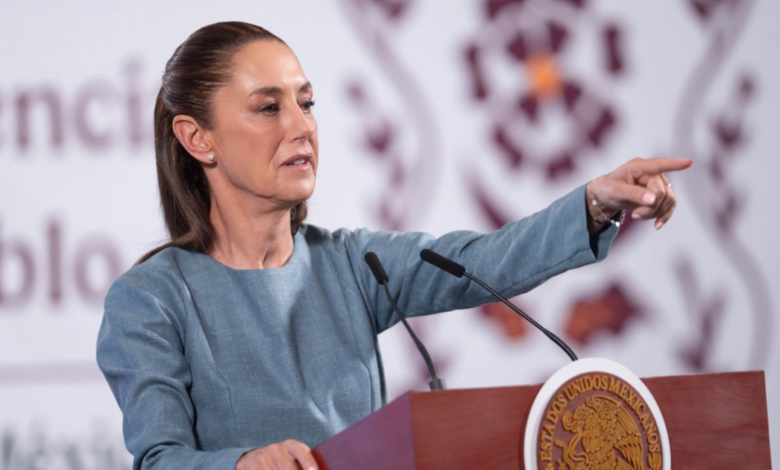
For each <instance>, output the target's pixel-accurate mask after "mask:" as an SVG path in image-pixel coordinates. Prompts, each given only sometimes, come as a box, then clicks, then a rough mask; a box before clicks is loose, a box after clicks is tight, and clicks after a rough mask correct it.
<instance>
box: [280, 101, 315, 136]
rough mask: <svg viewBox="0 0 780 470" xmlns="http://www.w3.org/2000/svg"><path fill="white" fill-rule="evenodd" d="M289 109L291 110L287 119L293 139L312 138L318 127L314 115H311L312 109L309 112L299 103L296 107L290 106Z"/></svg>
mask: <svg viewBox="0 0 780 470" xmlns="http://www.w3.org/2000/svg"><path fill="white" fill-rule="evenodd" d="M287 109H289V110H290V112H289V113H288V117H287V121H288V131H289V134H290V137H291V140H298V139H307V140H308V139H311V137H312V136H313V135H314V130H315V129H316V124H315V123H314V116H312V115H311V111H309V114H307V113H306V112H304V110H303V109H301V107H300V106H298V105H297V104H296V106H294V107H292V106H288V107H287Z"/></svg>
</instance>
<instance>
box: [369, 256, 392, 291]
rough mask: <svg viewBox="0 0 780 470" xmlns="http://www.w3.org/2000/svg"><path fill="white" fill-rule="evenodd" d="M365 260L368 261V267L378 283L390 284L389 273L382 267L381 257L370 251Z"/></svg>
mask: <svg viewBox="0 0 780 470" xmlns="http://www.w3.org/2000/svg"><path fill="white" fill-rule="evenodd" d="M364 259H365V260H366V264H367V265H368V267H369V268H370V269H371V272H372V273H373V274H374V277H375V278H376V282H378V283H380V284H384V283H386V282H388V280H389V279H388V277H387V273H386V272H385V268H384V266H382V263H381V262H380V261H379V257H378V256H377V255H376V253H374V252H373V251H369V252H368V253H366V256H365V258H364Z"/></svg>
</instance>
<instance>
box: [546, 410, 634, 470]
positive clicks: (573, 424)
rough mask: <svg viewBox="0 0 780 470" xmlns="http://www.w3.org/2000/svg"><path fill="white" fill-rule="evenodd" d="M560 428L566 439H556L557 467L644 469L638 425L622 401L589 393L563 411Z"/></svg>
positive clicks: (575, 469)
mask: <svg viewBox="0 0 780 470" xmlns="http://www.w3.org/2000/svg"><path fill="white" fill-rule="evenodd" d="M562 424H563V429H565V430H566V431H568V432H570V433H573V434H574V436H573V437H572V438H571V439H570V440H569V442H568V443H567V442H564V441H562V440H556V441H555V445H556V446H558V447H560V448H561V450H562V455H561V459H560V460H559V461H558V470H644V469H645V465H644V462H643V461H642V456H643V455H644V449H643V444H642V436H641V434H640V432H639V428H638V427H637V425H636V423H635V422H634V420H633V419H631V416H630V415H629V414H628V412H627V411H626V410H625V409H624V408H623V407H622V406H621V404H620V403H619V402H617V401H615V400H613V399H611V398H609V397H605V396H591V397H589V398H588V399H587V400H586V401H585V403H583V404H581V405H580V406H578V407H577V408H575V410H574V414H572V413H571V412H566V413H565V414H564V415H563V419H562Z"/></svg>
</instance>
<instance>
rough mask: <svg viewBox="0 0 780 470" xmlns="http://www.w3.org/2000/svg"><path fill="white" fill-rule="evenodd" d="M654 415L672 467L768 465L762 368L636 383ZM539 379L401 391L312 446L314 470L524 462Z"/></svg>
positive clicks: (494, 469) (434, 469)
mask: <svg viewBox="0 0 780 470" xmlns="http://www.w3.org/2000/svg"><path fill="white" fill-rule="evenodd" d="M642 381H643V382H644V383H645V385H646V386H647V387H648V388H649V389H650V391H651V392H652V393H653V396H654V397H655V400H656V401H657V402H658V405H659V406H660V408H661V412H662V413H663V416H664V420H665V421H666V427H667V429H668V432H669V439H670V442H671V451H672V467H673V468H675V469H678V470H679V469H684V470H698V469H702V470H703V469H707V470H712V469H728V470H732V469H762V470H763V469H770V468H771V457H770V450H769V422H768V418H767V405H766V388H765V382H764V373H763V372H737V373H725V374H705V375H690V376H679V377H657V378H649V379H643V380H642ZM540 388H541V385H531V386H521V387H501V388H485V389H465V390H446V391H438V392H408V393H406V394H405V395H403V396H401V397H399V398H398V399H396V400H394V401H393V402H392V403H390V404H388V405H387V406H385V407H384V408H382V409H381V410H379V411H377V412H376V413H374V414H372V415H371V416H368V417H367V418H365V419H363V420H361V421H359V422H358V423H356V424H355V425H353V426H352V427H350V428H349V429H347V430H345V431H344V432H342V433H341V434H338V435H337V436H334V437H332V438H331V439H328V440H327V441H325V442H323V443H322V444H320V445H319V446H317V447H316V448H315V449H314V455H315V458H316V459H317V461H318V462H319V464H320V468H321V469H322V470H362V469H371V470H439V469H442V470H443V469H447V470H457V469H469V470H479V469H485V470H487V469H490V470H500V469H507V470H518V469H523V438H524V434H525V426H526V421H527V419H528V413H529V411H530V409H531V404H532V403H533V401H534V398H535V397H536V394H537V392H538V391H539V389H540Z"/></svg>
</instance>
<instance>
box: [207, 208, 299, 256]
mask: <svg viewBox="0 0 780 470" xmlns="http://www.w3.org/2000/svg"><path fill="white" fill-rule="evenodd" d="M209 218H210V219H211V224H212V226H213V227H214V235H215V237H214V241H213V243H212V245H211V248H210V249H209V250H208V254H209V255H210V256H211V257H212V258H214V259H215V260H217V261H219V262H220V263H222V264H225V265H227V266H230V267H231V268H233V269H273V268H279V267H281V266H284V265H285V264H287V262H288V261H289V260H290V258H291V257H292V253H293V248H294V244H293V237H292V229H291V227H290V209H289V208H276V207H274V208H268V207H254V208H249V207H247V206H245V205H243V204H234V203H225V204H220V203H219V201H218V200H216V199H214V198H212V201H211V213H210V214H209Z"/></svg>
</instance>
